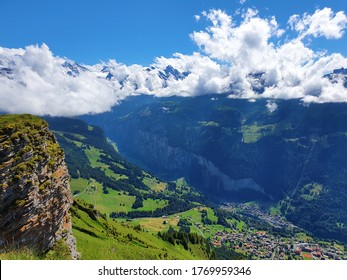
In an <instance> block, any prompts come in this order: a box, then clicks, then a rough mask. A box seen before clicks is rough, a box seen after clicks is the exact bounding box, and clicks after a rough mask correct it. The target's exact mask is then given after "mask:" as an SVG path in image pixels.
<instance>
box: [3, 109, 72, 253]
mask: <svg viewBox="0 0 347 280" xmlns="http://www.w3.org/2000/svg"><path fill="white" fill-rule="evenodd" d="M69 178H70V176H69V173H68V170H67V166H66V163H65V161H64V152H63V150H62V149H61V148H60V146H59V144H58V143H57V142H56V139H55V137H54V135H53V134H52V132H51V131H50V130H49V128H48V125H47V123H46V122H45V121H44V120H42V119H40V118H38V117H34V116H31V115H4V116H0V251H5V250H8V248H13V249H21V248H30V249H34V250H35V251H37V252H40V253H43V252H47V251H48V250H49V249H51V248H52V247H53V245H54V244H55V243H56V242H57V241H59V240H63V241H65V244H66V245H67V247H68V248H69V251H70V254H71V257H72V258H73V259H77V258H78V257H79V254H78V253H77V251H76V240H75V238H74V237H73V235H72V225H71V217H70V215H69V212H68V211H69V208H70V206H71V205H72V202H73V198H72V195H71V191H70V185H69Z"/></svg>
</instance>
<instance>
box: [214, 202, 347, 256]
mask: <svg viewBox="0 0 347 280" xmlns="http://www.w3.org/2000/svg"><path fill="white" fill-rule="evenodd" d="M223 209H224V210H227V211H230V212H238V213H243V214H246V215H247V216H252V217H254V218H256V219H260V220H262V221H264V222H266V223H267V224H269V225H271V226H272V227H274V228H282V229H287V230H288V229H294V228H296V229H298V228H297V227H295V225H293V224H291V223H290V222H288V221H286V220H285V219H284V218H283V217H282V216H280V215H270V214H268V213H266V212H264V211H262V210H261V209H260V208H259V207H258V205H256V204H255V205H254V204H251V205H247V204H227V205H225V206H223ZM213 245H214V246H217V247H219V246H225V247H227V248H230V249H233V250H235V251H236V252H241V253H244V254H246V255H247V256H248V257H249V258H252V259H267V260H291V259H292V260H295V259H305V260H347V252H346V248H345V246H344V245H342V244H339V243H337V242H334V241H331V242H328V241H321V240H314V239H313V238H311V237H309V236H307V235H306V234H305V233H303V232H302V233H300V232H299V233H296V234H293V236H291V237H283V236H281V235H280V234H278V233H270V232H268V231H266V230H257V229H255V228H253V227H244V228H243V229H242V230H241V231H240V230H238V229H233V230H232V232H226V231H218V232H216V233H215V234H214V237H213Z"/></svg>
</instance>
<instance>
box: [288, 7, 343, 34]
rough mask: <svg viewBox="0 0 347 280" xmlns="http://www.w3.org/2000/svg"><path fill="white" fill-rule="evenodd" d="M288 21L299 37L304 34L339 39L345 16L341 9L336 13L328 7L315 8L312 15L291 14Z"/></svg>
mask: <svg viewBox="0 0 347 280" xmlns="http://www.w3.org/2000/svg"><path fill="white" fill-rule="evenodd" d="M288 23H289V24H290V26H291V28H292V29H293V30H296V31H298V32H299V38H300V39H303V38H304V37H306V36H313V37H315V38H317V37H326V38H327V39H339V38H341V37H342V36H343V34H344V29H345V28H346V24H347V17H346V15H345V13H344V12H343V11H340V12H337V13H336V14H335V13H334V12H333V11H332V10H331V9H330V8H324V9H322V10H319V9H318V10H316V11H315V13H314V14H313V15H309V14H307V13H305V14H304V15H303V16H302V17H300V16H299V15H293V16H291V17H290V19H289V21H288Z"/></svg>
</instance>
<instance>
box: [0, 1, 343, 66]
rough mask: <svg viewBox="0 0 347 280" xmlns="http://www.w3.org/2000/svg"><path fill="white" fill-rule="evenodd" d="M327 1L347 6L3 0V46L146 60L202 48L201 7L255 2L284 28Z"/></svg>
mask: <svg viewBox="0 0 347 280" xmlns="http://www.w3.org/2000/svg"><path fill="white" fill-rule="evenodd" d="M325 6H328V7H330V8H332V10H333V11H334V12H337V11H340V10H345V9H346V3H345V1H343V0H338V1H318V0H302V1H273V0H246V1H245V3H243V4H241V3H240V1H239V0H214V1H213V0H165V1H163V0H148V1H144V0H126V1H118V0H97V1H96V0H59V1H47V0H31V1H26V0H1V1H0V10H1V11H2V13H1V17H0V46H2V47H7V48H23V47H25V46H28V45H32V44H41V43H45V44H47V45H48V46H49V48H50V49H51V51H52V52H53V53H54V54H55V55H58V56H66V57H69V58H70V59H73V60H76V61H78V62H80V63H86V64H95V63H97V62H99V61H100V60H103V61H107V60H108V59H111V58H113V59H116V60H117V61H120V62H123V63H126V64H128V65H129V64H134V63H138V64H142V65H148V64H150V63H152V62H153V59H154V58H155V57H159V56H165V57H170V56H171V55H172V54H173V53H175V52H180V53H183V54H191V53H192V52H194V51H197V50H198V47H197V46H196V44H195V43H194V42H193V41H192V40H191V39H190V37H189V34H191V33H192V32H194V31H199V30H202V29H204V28H205V26H206V22H204V21H200V22H196V20H195V18H194V16H195V15H196V14H200V13H201V12H202V11H203V10H206V11H208V10H210V9H222V10H223V11H225V12H226V13H228V14H229V15H234V14H235V12H236V11H237V10H238V9H246V8H248V7H255V8H256V9H257V10H258V11H259V14H260V16H262V17H269V16H276V19H277V21H278V23H279V24H280V25H281V27H282V28H285V27H286V22H287V20H288V19H289V17H290V16H291V15H293V14H303V13H304V12H308V13H313V12H314V11H315V9H317V8H323V7H325ZM311 47H312V48H313V49H319V48H321V49H328V50H329V52H341V53H343V54H344V56H346V55H347V40H346V36H344V37H343V38H342V39H339V40H326V39H325V38H318V39H317V40H315V41H314V42H312V43H311Z"/></svg>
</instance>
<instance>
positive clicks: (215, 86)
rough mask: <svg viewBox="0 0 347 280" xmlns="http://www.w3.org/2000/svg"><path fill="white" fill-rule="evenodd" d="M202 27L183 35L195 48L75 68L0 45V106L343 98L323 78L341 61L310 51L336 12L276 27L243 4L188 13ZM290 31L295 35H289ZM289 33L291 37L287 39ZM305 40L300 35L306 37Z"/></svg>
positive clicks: (335, 34) (329, 35)
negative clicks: (236, 10) (236, 11)
mask: <svg viewBox="0 0 347 280" xmlns="http://www.w3.org/2000/svg"><path fill="white" fill-rule="evenodd" d="M195 19H196V20H197V21H202V20H206V21H207V22H209V26H208V27H207V28H206V29H204V30H200V31H195V32H193V33H192V34H191V35H190V37H191V39H192V40H193V42H195V44H196V45H197V46H198V48H199V51H198V52H194V53H193V54H190V55H186V54H181V53H175V54H173V56H172V57H169V58H166V57H157V58H156V59H155V61H154V62H153V63H152V64H151V65H149V66H142V65H138V64H134V65H125V64H123V63H120V62H118V61H116V60H110V61H107V62H101V63H99V64H96V65H91V66H88V65H79V64H77V63H75V62H74V61H71V60H69V59H67V58H63V57H58V56H54V55H53V54H52V52H51V51H50V50H49V48H48V46H46V45H45V44H43V45H42V46H28V47H26V48H25V49H6V48H0V98H1V103H0V111H5V112H11V113H24V112H25V113H33V114H37V115H47V114H48V115H54V116H58V115H65V116H72V115H81V114H87V113H100V112H104V111H107V110H110V108H112V106H114V105H115V104H117V102H118V101H120V100H122V99H124V98H126V97H127V96H130V95H139V94H150V95H156V96H158V97H165V96H172V95H179V96H197V95H202V94H208V93H227V94H229V96H230V97H231V98H245V99H248V100H250V101H252V102H254V101H255V100H256V99H258V98H266V99H268V100H272V101H269V102H268V104H267V108H268V110H269V111H270V112H273V111H274V110H276V109H277V104H276V102H275V101H274V100H275V99H278V98H281V99H290V98H299V99H302V100H303V101H304V102H347V92H346V88H345V87H344V85H345V84H346V80H344V79H343V78H341V77H340V76H339V75H335V76H334V80H332V79H329V78H325V77H324V75H325V74H327V73H331V72H332V71H333V70H334V69H339V68H342V67H347V59H346V58H345V57H344V56H343V55H341V54H338V53H333V54H328V53H327V52H317V51H314V50H313V49H311V48H310V45H309V41H310V40H311V39H314V38H317V37H324V38H326V39H339V38H341V37H342V36H343V34H344V30H345V28H346V24H347V18H346V15H345V14H344V12H342V11H340V12H337V13H334V12H333V11H332V10H331V9H329V8H324V9H321V10H320V9H318V10H316V11H315V12H314V13H313V14H311V15H310V14H307V13H305V14H303V15H293V16H291V17H290V18H289V20H288V23H287V24H288V26H284V27H281V25H280V24H279V23H278V22H277V19H276V18H275V17H268V18H262V17H261V16H260V15H259V12H258V11H257V10H255V9H247V10H244V12H243V13H242V14H240V15H238V18H234V17H232V16H231V15H228V14H227V13H226V12H224V11H222V10H211V11H208V12H207V11H204V12H202V13H201V15H197V16H195ZM289 32H290V34H288V33H289ZM293 32H294V33H295V34H293ZM290 38H292V39H290ZM308 38H309V39H310V40H307V39H308Z"/></svg>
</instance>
